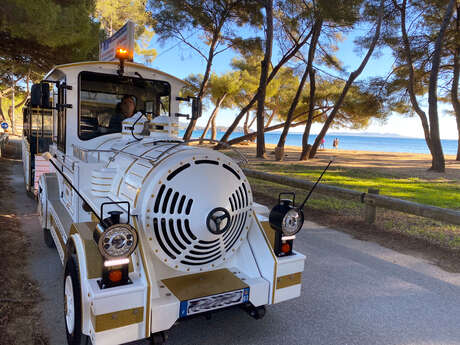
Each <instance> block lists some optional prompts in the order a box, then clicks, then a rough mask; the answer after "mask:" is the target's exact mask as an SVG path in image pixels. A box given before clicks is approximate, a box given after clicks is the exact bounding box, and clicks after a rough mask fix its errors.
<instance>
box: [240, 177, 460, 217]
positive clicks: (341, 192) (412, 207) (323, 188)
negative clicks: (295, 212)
mask: <svg viewBox="0 0 460 345" xmlns="http://www.w3.org/2000/svg"><path fill="white" fill-rule="evenodd" d="M243 172H244V173H245V174H246V176H248V177H252V178H256V179H260V180H264V181H269V182H273V183H278V184H282V185H286V186H290V187H294V188H300V189H306V190H310V189H311V188H312V187H313V184H314V183H313V182H310V181H306V180H300V179H296V178H293V177H288V176H282V175H274V174H269V173H266V172H262V171H257V170H251V169H243ZM316 191H317V192H318V193H321V194H325V195H329V196H333V197H335V198H339V199H346V200H353V201H356V202H361V203H364V204H366V206H367V207H369V208H370V209H374V210H375V208H376V207H381V208H385V209H390V210H394V211H399V212H403V213H408V214H413V215H416V216H420V217H425V218H431V219H436V220H439V221H442V222H446V223H451V224H457V225H460V211H457V210H452V209H448V208H442V207H437V206H431V205H424V204H420V203H418V202H413V201H408V200H402V199H397V198H393V197H389V196H385V195H379V194H374V193H363V192H358V191H355V190H350V189H345V188H340V187H335V186H330V185H325V184H320V185H318V186H317V189H316ZM374 212H375V211H374ZM366 219H367V218H366ZM374 219H375V214H374ZM369 222H370V223H371V222H373V220H372V219H371V221H369Z"/></svg>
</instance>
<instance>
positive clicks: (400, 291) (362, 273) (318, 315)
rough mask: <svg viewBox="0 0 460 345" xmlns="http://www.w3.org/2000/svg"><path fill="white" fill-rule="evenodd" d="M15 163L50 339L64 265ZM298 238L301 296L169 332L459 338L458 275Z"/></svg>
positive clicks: (445, 341)
mask: <svg viewBox="0 0 460 345" xmlns="http://www.w3.org/2000/svg"><path fill="white" fill-rule="evenodd" d="M21 169H22V167H21V166H20V165H19V164H17V165H15V166H14V168H13V170H14V176H15V178H14V186H15V188H16V190H17V193H16V194H15V195H16V199H17V200H16V201H17V205H18V213H20V214H21V215H23V218H22V229H23V231H24V232H25V233H27V234H28V236H29V237H30V240H31V246H32V249H33V250H32V256H31V257H30V260H29V263H30V264H29V271H30V272H31V274H32V276H33V278H34V279H36V280H37V281H39V282H40V288H41V290H42V293H43V295H44V297H45V300H44V302H43V305H42V309H43V312H44V314H43V318H44V323H45V325H46V331H47V332H48V334H49V337H50V344H52V345H63V344H65V333H64V323H63V310H62V303H61V302H62V282H61V279H62V268H61V266H60V262H59V258H58V255H57V252H56V251H54V250H51V249H48V248H47V247H45V245H44V243H43V240H42V232H41V229H40V225H39V223H38V218H37V216H36V211H35V209H36V205H35V202H34V201H33V200H32V199H30V198H28V197H27V196H26V194H25V192H24V191H23V190H24V188H23V184H22V183H23V182H22V181H23V177H22V172H21ZM304 227H305V229H304V230H303V231H302V232H301V233H300V235H299V236H298V239H297V240H296V242H295V246H296V249H297V250H299V251H300V252H302V253H305V254H306V255H307V263H306V269H305V272H304V274H303V291H302V296H301V297H300V298H298V299H296V300H292V301H289V302H285V303H282V304H280V305H274V306H270V307H268V308H267V315H266V317H265V318H264V319H262V320H259V321H256V320H253V319H251V318H250V317H249V316H247V315H246V314H245V313H244V312H242V311H240V310H238V309H234V310H233V309H232V310H226V311H222V312H220V313H217V314H215V315H214V316H213V318H212V319H211V320H209V321H208V320H205V319H204V318H196V319H192V320H188V321H185V322H182V323H180V324H179V325H178V326H176V327H174V328H173V329H172V330H171V331H170V332H169V340H168V342H167V344H169V345H179V344H184V345H185V344H187V345H189V344H203V345H205V344H209V345H216V344H264V345H271V344H286V345H290V344H292V345H294V344H312V345H323V344H324V345H360V344H362V345H373V344H376V345H377V344H378V345H392V344H395V345H396V344H397V345H412V344H413V345H428V344H430V345H450V344H459V345H460V274H452V273H447V272H445V271H443V270H441V269H439V268H438V267H436V266H433V265H431V264H429V263H428V262H426V261H423V260H422V259H419V258H414V257H412V256H408V255H404V254H400V253H397V252H395V251H393V250H390V249H386V248H383V247H381V246H380V245H378V244H375V243H372V242H363V241H359V240H355V239H353V238H351V237H350V236H349V235H347V234H344V233H341V232H338V231H335V230H331V229H327V228H323V227H320V226H318V225H317V224H314V223H309V222H307V223H306V224H305V226H304Z"/></svg>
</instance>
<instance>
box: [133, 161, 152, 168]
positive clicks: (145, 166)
mask: <svg viewBox="0 0 460 345" xmlns="http://www.w3.org/2000/svg"><path fill="white" fill-rule="evenodd" d="M137 164H139V165H141V166H143V167H144V168H148V169H150V168H151V167H152V166H151V165H145V164H142V163H141V162H138V163H137Z"/></svg>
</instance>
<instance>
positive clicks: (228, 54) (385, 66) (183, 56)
mask: <svg viewBox="0 0 460 345" xmlns="http://www.w3.org/2000/svg"><path fill="white" fill-rule="evenodd" d="M363 34H365V32H364V31H363V30H361V31H359V30H355V31H353V32H351V33H350V34H349V35H348V36H344V40H343V41H342V42H341V43H339V51H338V52H337V55H338V57H339V58H340V60H341V61H342V62H343V65H344V67H345V68H346V70H347V71H352V70H353V69H354V68H356V67H357V66H358V65H359V63H360V62H361V59H362V56H363V54H364V53H362V52H356V51H355V44H354V43H353V41H354V39H355V38H356V37H357V36H359V35H363ZM153 46H154V47H155V49H156V50H157V53H158V55H157V58H156V59H155V60H154V61H153V63H152V64H151V66H152V67H153V68H156V69H159V70H162V71H164V72H167V73H170V74H172V75H174V76H177V77H179V78H183V79H184V78H186V77H187V76H188V75H189V74H191V73H195V74H198V73H203V72H204V68H205V60H204V59H203V58H202V57H200V56H199V54H198V53H196V52H195V51H193V50H192V49H190V48H188V47H186V46H185V45H183V44H178V42H177V41H174V40H170V41H168V42H166V44H164V45H161V44H159V43H158V42H157V41H154V42H153ZM234 56H236V54H235V52H233V51H232V50H230V49H229V50H227V51H225V52H223V53H221V54H219V55H217V56H216V58H215V60H214V63H213V67H212V68H213V71H214V72H216V73H218V74H220V73H224V72H227V71H229V70H231V67H230V61H231V59H232V58H233V57H234ZM275 58H276V57H275ZM274 61H275V59H274ZM393 61H394V58H393V57H392V55H391V52H390V51H389V50H383V51H382V50H381V51H379V52H378V54H375V52H374V55H373V56H372V58H371V60H370V61H369V63H368V64H367V66H366V68H365V70H364V71H363V73H362V75H361V76H360V79H364V78H369V77H373V76H385V75H386V74H387V73H388V72H389V71H390V69H391V66H392V64H393ZM446 108H447V106H446V105H440V106H439V113H440V131H441V137H442V138H443V139H457V137H458V134H457V125H456V121H455V117H454V116H452V115H449V114H445V111H444V110H445V109H446ZM425 110H426V111H428V109H427V106H426V107H425ZM208 111H209V112H210V111H211V110H210V109H208ZM237 112H238V110H237V109H236V110H223V111H221V112H220V114H219V117H218V118H217V124H218V125H220V126H228V125H229V124H230V123H231V122H232V121H233V118H234V116H235V115H236V114H237ZM208 115H209V113H208V112H206V111H205V112H204V113H203V116H202V117H201V118H200V119H199V121H198V125H199V126H204V125H205V124H206V122H207V119H208ZM320 129H321V125H319V124H315V125H314V126H313V128H312V132H313V133H317V132H319V130H320ZM332 130H333V131H334V132H348V133H350V132H370V133H380V134H388V133H394V134H399V135H403V136H409V137H418V138H423V130H422V127H421V124H420V120H419V118H418V117H416V116H414V117H408V116H403V115H398V114H393V115H391V116H390V117H389V118H388V119H387V121H386V122H385V123H380V122H378V121H374V122H372V123H371V125H370V126H369V127H368V128H366V129H365V130H361V131H351V130H348V129H332ZM292 131H293V132H294V131H298V132H302V131H303V127H302V126H299V127H296V128H293V129H292Z"/></svg>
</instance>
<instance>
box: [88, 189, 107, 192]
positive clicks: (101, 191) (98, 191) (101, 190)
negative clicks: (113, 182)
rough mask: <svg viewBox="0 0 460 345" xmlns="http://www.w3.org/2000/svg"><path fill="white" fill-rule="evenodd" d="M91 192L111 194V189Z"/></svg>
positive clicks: (92, 190)
mask: <svg viewBox="0 0 460 345" xmlns="http://www.w3.org/2000/svg"><path fill="white" fill-rule="evenodd" d="M91 192H96V193H108V192H110V189H108V190H99V189H91Z"/></svg>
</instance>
